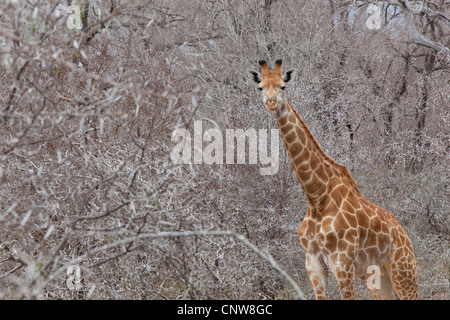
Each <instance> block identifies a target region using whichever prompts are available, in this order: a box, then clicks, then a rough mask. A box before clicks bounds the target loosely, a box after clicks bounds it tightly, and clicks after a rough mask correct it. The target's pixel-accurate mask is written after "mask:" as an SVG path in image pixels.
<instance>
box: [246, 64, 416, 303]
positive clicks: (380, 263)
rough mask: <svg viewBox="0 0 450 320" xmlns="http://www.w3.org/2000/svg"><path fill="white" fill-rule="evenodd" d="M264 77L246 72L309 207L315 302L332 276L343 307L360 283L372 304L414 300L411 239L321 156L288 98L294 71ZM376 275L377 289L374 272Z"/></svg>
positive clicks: (306, 242) (305, 229) (304, 228)
mask: <svg viewBox="0 0 450 320" xmlns="http://www.w3.org/2000/svg"><path fill="white" fill-rule="evenodd" d="M259 64H260V66H261V70H262V74H261V76H260V74H259V73H258V72H256V71H252V70H249V72H250V74H251V75H252V79H253V80H254V81H255V82H256V83H257V84H258V88H259V89H260V90H261V92H262V99H263V102H264V104H265V105H266V108H267V109H268V110H271V111H272V112H273V114H274V116H275V120H276V122H277V125H278V128H279V130H280V133H281V135H282V138H283V141H284V144H285V147H286V149H287V151H288V154H289V157H290V160H291V164H292V167H293V169H294V172H295V174H296V176H297V178H298V181H299V182H300V185H301V188H302V190H303V192H304V193H305V195H306V198H307V199H308V208H307V210H306V215H305V217H304V219H303V221H302V223H301V225H300V227H299V229H298V235H299V237H300V242H301V244H302V246H303V249H304V251H305V255H306V270H307V273H308V276H309V279H310V281H311V284H312V286H313V288H314V292H315V296H316V299H326V298H327V282H328V273H329V272H331V273H332V274H333V275H334V276H335V278H336V281H337V283H338V286H339V291H340V294H341V298H342V299H354V286H355V278H356V277H360V278H361V280H362V281H363V282H364V283H365V284H366V286H367V287H368V288H369V290H370V291H371V292H372V294H373V296H374V297H375V299H394V298H395V295H394V291H395V293H396V294H397V296H398V297H399V298H400V299H417V298H418V286H417V270H416V260H415V256H414V251H413V247H412V243H411V240H410V238H409V237H408V235H407V233H406V231H405V229H404V228H403V227H402V226H401V225H400V223H399V222H398V221H397V219H396V218H395V217H394V215H393V214H392V213H390V212H389V211H387V210H385V209H383V208H381V207H379V206H377V205H375V204H373V203H372V202H370V201H369V200H368V199H366V198H365V197H364V196H363V195H362V194H361V193H360V192H359V190H358V188H357V186H356V183H355V181H354V180H353V177H352V176H351V174H350V173H349V171H348V170H347V168H346V167H345V166H343V165H341V164H339V163H337V162H335V161H334V160H333V159H331V158H330V157H329V156H328V155H326V154H325V152H324V151H323V150H322V149H321V148H320V146H319V144H318V143H317V141H316V140H315V139H314V137H313V135H312V134H311V132H310V131H309V129H308V127H307V126H306V124H305V122H304V121H303V120H302V119H301V118H300V117H299V116H298V114H297V112H296V111H295V110H294V108H293V107H292V106H291V104H290V103H289V101H288V99H287V98H286V96H285V93H284V88H285V86H286V84H287V83H288V82H289V81H290V80H291V79H292V75H293V73H294V71H295V70H294V69H291V70H289V71H287V72H286V73H285V75H284V76H283V75H282V71H281V65H282V61H281V60H277V61H276V63H275V68H274V69H273V71H270V70H269V68H268V65H267V62H266V61H264V60H260V61H259ZM374 266H375V267H376V268H375V269H376V270H379V272H378V273H377V277H379V278H377V281H376V285H373V284H372V282H370V283H368V277H369V280H370V277H371V275H372V273H371V271H370V270H374V268H373V267H374Z"/></svg>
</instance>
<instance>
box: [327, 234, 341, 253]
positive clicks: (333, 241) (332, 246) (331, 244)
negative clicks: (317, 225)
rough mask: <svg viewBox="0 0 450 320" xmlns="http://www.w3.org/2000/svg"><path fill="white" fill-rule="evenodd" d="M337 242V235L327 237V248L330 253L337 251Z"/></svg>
mask: <svg viewBox="0 0 450 320" xmlns="http://www.w3.org/2000/svg"><path fill="white" fill-rule="evenodd" d="M337 241H338V240H337V238H336V235H335V234H334V233H331V234H328V235H327V237H326V242H325V248H326V249H327V250H328V251H329V252H333V251H336V248H337Z"/></svg>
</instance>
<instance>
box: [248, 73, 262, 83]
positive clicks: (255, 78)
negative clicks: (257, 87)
mask: <svg viewBox="0 0 450 320" xmlns="http://www.w3.org/2000/svg"><path fill="white" fill-rule="evenodd" d="M248 72H249V73H250V74H251V75H252V76H253V81H255V82H256V83H260V82H261V78H260V77H259V73H258V72H256V71H253V70H248Z"/></svg>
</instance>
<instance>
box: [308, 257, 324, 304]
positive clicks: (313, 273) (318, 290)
mask: <svg viewBox="0 0 450 320" xmlns="http://www.w3.org/2000/svg"><path fill="white" fill-rule="evenodd" d="M306 271H307V272H308V277H309V280H310V281H311V284H312V286H313V288H314V294H315V296H316V300H327V298H328V296H327V291H328V270H327V269H325V267H324V266H323V264H322V263H321V258H320V256H307V257H306Z"/></svg>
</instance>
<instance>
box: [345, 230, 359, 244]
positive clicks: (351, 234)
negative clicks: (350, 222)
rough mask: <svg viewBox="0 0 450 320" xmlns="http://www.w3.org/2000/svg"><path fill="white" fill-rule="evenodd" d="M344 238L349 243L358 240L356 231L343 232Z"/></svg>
mask: <svg viewBox="0 0 450 320" xmlns="http://www.w3.org/2000/svg"><path fill="white" fill-rule="evenodd" d="M344 238H345V240H347V241H348V242H350V243H356V239H357V238H358V231H357V230H355V229H347V230H346V231H345V236H344Z"/></svg>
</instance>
